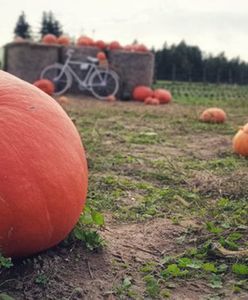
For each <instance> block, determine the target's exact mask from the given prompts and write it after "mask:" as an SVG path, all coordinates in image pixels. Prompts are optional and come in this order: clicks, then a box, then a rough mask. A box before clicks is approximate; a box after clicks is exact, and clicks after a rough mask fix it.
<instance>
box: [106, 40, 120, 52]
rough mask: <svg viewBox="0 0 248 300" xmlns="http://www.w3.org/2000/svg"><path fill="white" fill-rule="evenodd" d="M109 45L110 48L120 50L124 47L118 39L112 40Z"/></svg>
mask: <svg viewBox="0 0 248 300" xmlns="http://www.w3.org/2000/svg"><path fill="white" fill-rule="evenodd" d="M108 47H109V49H110V50H120V49H122V46H121V44H120V43H119V42H117V41H113V42H111V43H110V44H109V46H108Z"/></svg>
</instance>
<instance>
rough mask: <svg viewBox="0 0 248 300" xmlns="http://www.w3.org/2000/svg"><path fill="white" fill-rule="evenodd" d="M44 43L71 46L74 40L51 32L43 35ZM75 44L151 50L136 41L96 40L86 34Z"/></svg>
mask: <svg viewBox="0 0 248 300" xmlns="http://www.w3.org/2000/svg"><path fill="white" fill-rule="evenodd" d="M42 43H43V44H47V45H56V44H57V45H63V46H69V45H70V44H71V43H72V42H71V39H70V38H69V37H68V36H65V35H62V36H60V37H58V38H57V37H56V36H55V35H53V34H50V33H49V34H46V35H44V36H43V38H42ZM75 44H76V45H77V46H78V47H96V48H98V49H99V50H111V51H115V50H122V51H126V52H141V53H146V52H149V51H150V50H149V49H148V47H147V46H145V45H144V44H139V43H135V44H130V45H126V46H123V45H121V43H120V42H118V41H111V42H109V43H107V42H105V41H103V40H96V41H95V40H94V39H93V38H91V37H89V36H86V35H82V36H80V37H79V38H78V39H77V41H76V43H75Z"/></svg>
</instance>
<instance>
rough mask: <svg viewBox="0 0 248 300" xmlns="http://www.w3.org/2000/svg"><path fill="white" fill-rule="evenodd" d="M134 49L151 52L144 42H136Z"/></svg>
mask: <svg viewBox="0 0 248 300" xmlns="http://www.w3.org/2000/svg"><path fill="white" fill-rule="evenodd" d="M133 49H134V51H136V52H149V50H148V48H147V47H146V46H145V45H144V44H135V45H133Z"/></svg>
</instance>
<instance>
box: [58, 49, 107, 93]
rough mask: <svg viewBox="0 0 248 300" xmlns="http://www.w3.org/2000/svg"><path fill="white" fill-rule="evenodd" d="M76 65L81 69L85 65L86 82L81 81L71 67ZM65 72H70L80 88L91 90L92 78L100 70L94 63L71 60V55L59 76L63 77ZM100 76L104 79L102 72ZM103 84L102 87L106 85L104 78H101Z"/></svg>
mask: <svg viewBox="0 0 248 300" xmlns="http://www.w3.org/2000/svg"><path fill="white" fill-rule="evenodd" d="M74 65H78V66H79V67H80V66H82V65H85V70H87V73H86V75H85V78H84V80H81V78H80V77H79V76H78V75H77V73H76V72H75V71H74V70H73V69H72V67H71V66H74ZM64 72H69V73H70V74H71V75H72V77H73V78H74V79H75V80H76V81H77V83H78V84H79V87H83V88H85V89H88V90H91V88H92V86H93V85H91V84H90V83H89V79H90V76H91V75H92V74H93V73H94V72H99V70H98V68H97V66H96V65H95V64H94V63H90V62H80V61H75V60H74V61H73V60H71V55H70V54H69V55H68V58H67V59H66V61H65V64H64V65H63V69H62V71H61V74H59V76H61V75H62V74H63V73H64ZM98 75H99V77H100V78H101V77H102V76H101V73H100V72H99V73H98ZM59 76H58V77H59ZM101 82H102V83H101V85H104V78H101ZM98 86H99V84H98Z"/></svg>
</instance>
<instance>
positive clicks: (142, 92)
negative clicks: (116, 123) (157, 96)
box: [133, 85, 153, 101]
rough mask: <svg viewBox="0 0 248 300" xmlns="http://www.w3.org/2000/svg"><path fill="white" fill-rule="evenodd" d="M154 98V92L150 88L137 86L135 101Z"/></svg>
mask: <svg viewBox="0 0 248 300" xmlns="http://www.w3.org/2000/svg"><path fill="white" fill-rule="evenodd" d="M152 96H153V90H152V89H151V88H150V87H149V86H143V85H141V86H136V87H135V88H134V90H133V99H134V100H136V101H145V99H146V98H148V97H152Z"/></svg>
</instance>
